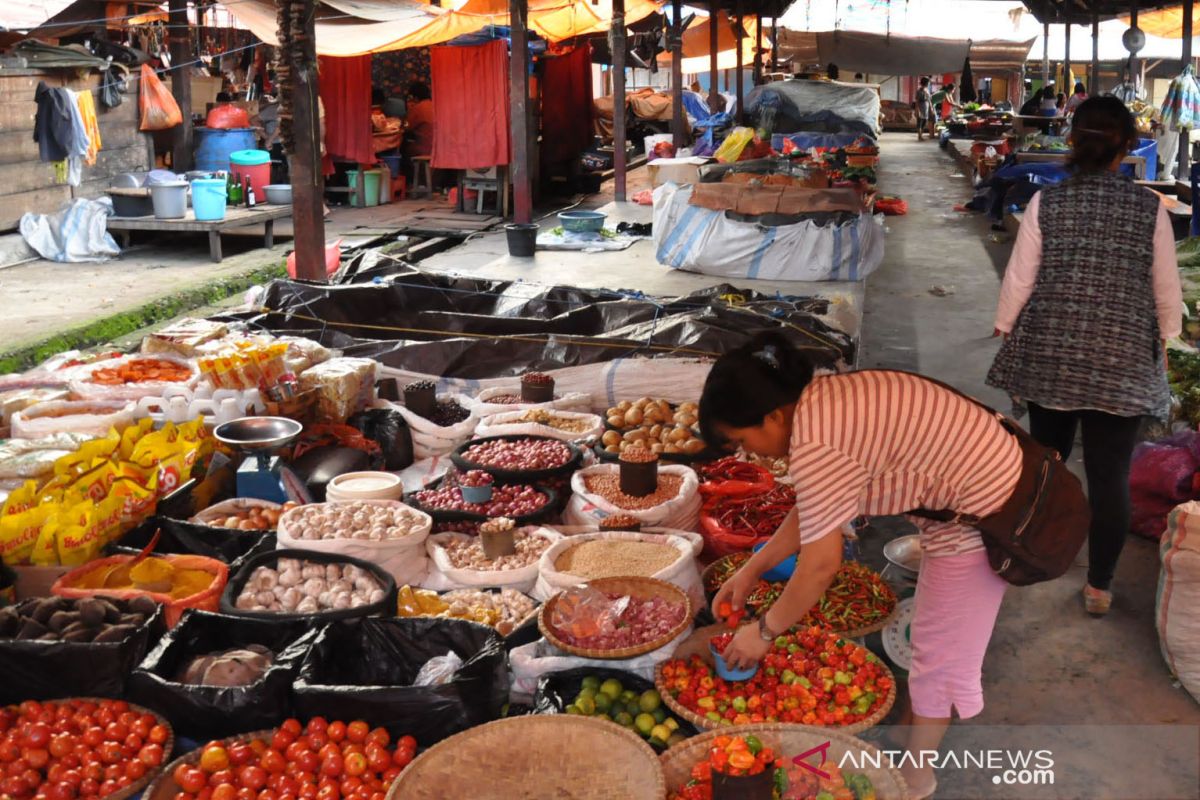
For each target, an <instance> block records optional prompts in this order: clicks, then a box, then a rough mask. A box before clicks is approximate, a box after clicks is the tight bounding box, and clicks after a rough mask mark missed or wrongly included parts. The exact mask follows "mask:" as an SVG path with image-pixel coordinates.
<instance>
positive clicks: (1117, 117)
mask: <svg viewBox="0 0 1200 800" xmlns="http://www.w3.org/2000/svg"><path fill="white" fill-rule="evenodd" d="M1136 144H1137V125H1136V124H1135V123H1134V120H1133V114H1131V113H1130V112H1129V109H1128V108H1126V107H1125V104H1124V103H1122V102H1121V101H1120V100H1118V99H1117V98H1115V97H1111V96H1104V97H1091V98H1089V99H1087V100H1084V101H1083V102H1082V103H1080V105H1079V108H1078V109H1076V110H1075V117H1074V118H1073V119H1072V121H1071V163H1072V164H1073V165H1074V166H1075V167H1076V168H1077V169H1080V170H1084V171H1089V172H1096V171H1101V170H1105V169H1108V167H1109V165H1111V164H1112V163H1113V161H1115V160H1116V159H1117V158H1118V157H1121V156H1124V155H1125V154H1126V153H1128V152H1129V151H1130V150H1132V149H1133V147H1134V145H1136Z"/></svg>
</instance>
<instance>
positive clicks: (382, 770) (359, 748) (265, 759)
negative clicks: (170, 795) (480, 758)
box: [171, 717, 417, 800]
mask: <svg viewBox="0 0 1200 800" xmlns="http://www.w3.org/2000/svg"><path fill="white" fill-rule="evenodd" d="M416 752H417V741H416V739H414V738H413V737H411V736H402V737H400V739H399V741H397V742H396V743H395V746H394V747H393V746H392V742H391V737H390V736H389V735H388V732H387V731H386V730H384V729H383V728H375V729H374V730H372V729H371V727H370V726H369V725H367V723H365V722H363V721H361V720H356V721H354V722H350V723H345V722H339V721H334V722H328V721H326V720H325V719H324V718H323V717H313V718H312V719H310V720H309V721H308V725H307V726H305V727H303V728H302V727H301V726H300V722H299V721H298V720H295V719H289V720H287V721H286V722H284V723H283V724H282V725H280V726H279V728H278V729H277V730H276V731H275V732H274V733H273V734H272V735H271V737H270V739H252V740H249V741H240V742H209V743H208V744H206V745H205V746H204V747H202V748H201V749H200V756H199V759H198V760H196V761H195V762H194V763H190V764H180V765H179V766H178V767H176V768H175V771H174V772H173V773H172V775H171V777H172V778H173V779H174V781H175V784H176V786H178V787H179V792H178V793H177V794H176V795H175V800H384V797H385V795H386V794H387V790H388V787H389V786H391V785H392V782H393V781H394V780H396V778H397V776H399V775H400V772H401V771H402V770H403V769H404V768H405V767H407V766H408V765H409V763H410V762H411V761H412V760H413V758H414V757H415V756H416Z"/></svg>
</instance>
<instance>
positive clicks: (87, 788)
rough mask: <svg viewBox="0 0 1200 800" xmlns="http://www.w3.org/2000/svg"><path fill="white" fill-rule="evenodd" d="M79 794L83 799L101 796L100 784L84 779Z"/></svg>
mask: <svg viewBox="0 0 1200 800" xmlns="http://www.w3.org/2000/svg"><path fill="white" fill-rule="evenodd" d="M79 794H80V795H81V796H83V797H95V796H96V795H98V794H100V782H99V781H95V780H92V779H91V778H84V779H83V783H81V784H79Z"/></svg>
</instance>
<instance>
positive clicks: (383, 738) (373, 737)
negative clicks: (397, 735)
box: [367, 728, 392, 747]
mask: <svg viewBox="0 0 1200 800" xmlns="http://www.w3.org/2000/svg"><path fill="white" fill-rule="evenodd" d="M367 741H368V742H374V743H375V744H377V745H379V746H380V747H387V746H388V745H389V744H390V743H391V741H392V737H391V735H389V734H388V732H387V731H386V730H385V729H383V728H375V729H374V730H373V731H371V732H370V733H368V734H367Z"/></svg>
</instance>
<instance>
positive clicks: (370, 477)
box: [325, 471, 404, 501]
mask: <svg viewBox="0 0 1200 800" xmlns="http://www.w3.org/2000/svg"><path fill="white" fill-rule="evenodd" d="M403 495H404V483H403V481H401V480H400V476H399V475H395V474H393V473H391V472H373V471H367V472H347V473H345V474H344V475H338V476H337V477H335V478H334V479H333V480H331V481H330V482H329V484H328V485H327V486H326V487H325V499H326V500H331V501H339V500H399V499H400V498H401V497H402V496H403Z"/></svg>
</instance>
